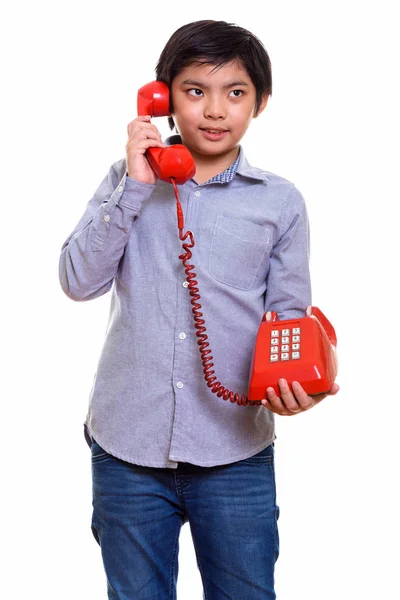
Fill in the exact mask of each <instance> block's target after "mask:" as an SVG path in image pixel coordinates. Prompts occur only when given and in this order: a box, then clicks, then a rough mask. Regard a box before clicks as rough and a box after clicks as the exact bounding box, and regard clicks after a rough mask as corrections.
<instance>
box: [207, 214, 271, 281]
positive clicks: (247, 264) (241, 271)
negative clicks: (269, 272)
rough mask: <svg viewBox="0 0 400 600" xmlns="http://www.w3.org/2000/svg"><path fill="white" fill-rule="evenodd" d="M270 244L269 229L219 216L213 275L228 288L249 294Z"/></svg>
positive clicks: (211, 263) (210, 267) (212, 253)
mask: <svg viewBox="0 0 400 600" xmlns="http://www.w3.org/2000/svg"><path fill="white" fill-rule="evenodd" d="M270 243H271V241H270V232H269V231H268V229H266V228H265V227H263V226H261V225H257V224H256V223H252V222H250V221H244V220H242V219H234V218H231V217H225V216H223V215H218V217H217V220H216V222H215V226H214V232H213V237H212V242H211V248H210V255H209V263H208V270H209V273H210V275H211V276H212V277H214V278H215V279H217V281H221V282H222V283H226V284H227V285H231V286H233V287H236V288H238V289H241V290H249V289H250V288H251V287H252V285H253V283H254V280H255V278H256V275H257V273H258V271H259V269H260V267H261V264H262V263H263V262H264V261H263V259H264V258H265V254H266V253H267V252H268V250H269V246H270Z"/></svg>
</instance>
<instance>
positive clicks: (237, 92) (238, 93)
mask: <svg viewBox="0 0 400 600" xmlns="http://www.w3.org/2000/svg"><path fill="white" fill-rule="evenodd" d="M229 95H230V96H233V97H234V98H240V96H243V90H232V91H231V92H229Z"/></svg>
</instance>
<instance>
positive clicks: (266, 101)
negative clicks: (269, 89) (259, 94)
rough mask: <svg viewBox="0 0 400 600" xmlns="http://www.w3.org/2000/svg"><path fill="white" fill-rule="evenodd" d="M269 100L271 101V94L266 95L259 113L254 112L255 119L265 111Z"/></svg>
mask: <svg viewBox="0 0 400 600" xmlns="http://www.w3.org/2000/svg"><path fill="white" fill-rule="evenodd" d="M268 100H269V94H265V95H264V96H263V99H262V101H261V104H260V108H259V109H258V111H257V112H255V111H254V115H253V118H254V119H256V118H257V117H258V116H259V115H261V113H262V112H263V110H264V109H265V107H266V106H267V104H268Z"/></svg>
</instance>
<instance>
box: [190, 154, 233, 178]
mask: <svg viewBox="0 0 400 600" xmlns="http://www.w3.org/2000/svg"><path fill="white" fill-rule="evenodd" d="M189 150H190V148H189ZM190 152H191V154H192V156H193V158H194V162H195V163H196V174H195V176H194V179H195V181H196V183H199V184H201V183H204V182H206V181H208V180H209V179H211V178H212V177H215V175H218V174H219V173H222V172H223V171H225V169H227V168H228V167H230V166H231V164H232V163H233V162H235V160H236V159H237V157H238V154H239V147H238V146H237V147H235V148H232V150H230V151H229V152H227V153H226V154H219V155H216V156H210V155H207V156H205V155H204V154H197V153H196V152H193V151H192V150H190Z"/></svg>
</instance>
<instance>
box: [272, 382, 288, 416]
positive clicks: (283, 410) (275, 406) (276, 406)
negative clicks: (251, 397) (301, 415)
mask: <svg viewBox="0 0 400 600" xmlns="http://www.w3.org/2000/svg"><path fill="white" fill-rule="evenodd" d="M266 400H267V402H268V403H269V405H268V408H270V410H272V412H275V413H276V414H278V415H291V414H293V413H292V412H291V411H289V410H288V409H287V407H286V406H285V404H284V402H283V401H282V399H281V398H280V397H279V396H278V395H277V394H276V393H275V390H274V388H272V387H269V388H268V389H267V398H266Z"/></svg>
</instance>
